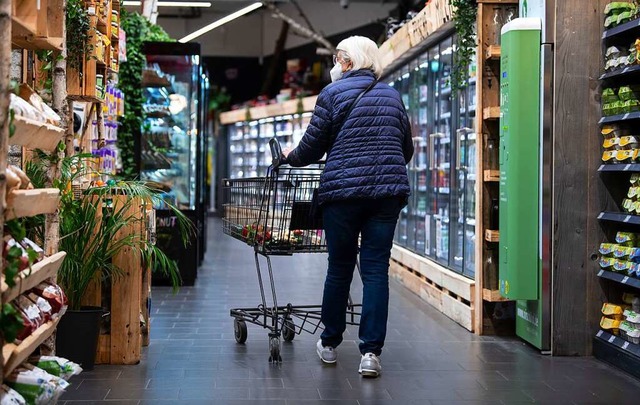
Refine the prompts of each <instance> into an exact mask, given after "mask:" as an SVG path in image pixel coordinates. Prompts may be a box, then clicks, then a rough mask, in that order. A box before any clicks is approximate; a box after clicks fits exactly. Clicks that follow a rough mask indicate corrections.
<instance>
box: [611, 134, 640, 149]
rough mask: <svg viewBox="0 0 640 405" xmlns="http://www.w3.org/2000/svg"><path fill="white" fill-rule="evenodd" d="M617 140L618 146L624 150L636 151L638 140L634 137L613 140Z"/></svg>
mask: <svg viewBox="0 0 640 405" xmlns="http://www.w3.org/2000/svg"><path fill="white" fill-rule="evenodd" d="M613 139H617V140H618V144H619V145H620V146H621V147H623V148H625V149H636V148H637V147H638V139H637V138H636V137H635V136H623V137H622V138H613Z"/></svg>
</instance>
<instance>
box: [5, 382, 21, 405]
mask: <svg viewBox="0 0 640 405" xmlns="http://www.w3.org/2000/svg"><path fill="white" fill-rule="evenodd" d="M0 405H27V402H26V401H25V400H24V398H23V397H22V395H20V394H18V393H17V392H16V391H15V390H14V389H12V388H9V387H7V386H6V385H4V384H3V385H0Z"/></svg>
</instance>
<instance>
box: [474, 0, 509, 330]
mask: <svg viewBox="0 0 640 405" xmlns="http://www.w3.org/2000/svg"><path fill="white" fill-rule="evenodd" d="M517 4H518V1H517V0H500V1H497V0H478V20H477V25H478V39H479V41H478V42H479V47H478V55H482V56H484V57H480V58H478V74H479V80H480V81H481V83H479V84H478V87H477V88H478V91H477V101H476V106H477V107H476V108H477V110H478V111H482V114H478V117H477V122H476V126H477V128H478V131H479V133H482V134H483V136H482V137H481V138H482V142H483V143H482V144H481V145H478V152H477V153H478V158H477V168H476V170H477V172H478V173H482V174H483V182H482V184H478V187H477V189H476V193H477V195H476V218H478V220H477V228H476V234H477V235H479V236H478V237H477V241H478V242H477V243H476V280H475V281H476V282H475V288H476V290H475V295H476V297H481V299H478V300H477V302H476V306H475V319H474V331H475V332H476V333H477V334H481V335H482V334H495V333H497V331H498V330H500V329H503V328H502V327H501V325H500V324H499V321H497V320H494V319H493V318H492V315H491V314H493V312H494V307H495V306H496V305H498V304H499V303H503V304H502V305H504V302H505V301H506V300H504V299H503V298H502V297H501V295H500V292H499V291H498V279H499V277H498V263H499V255H498V243H499V242H500V231H499V229H492V224H491V222H492V221H491V218H492V215H495V210H493V207H494V205H495V204H496V202H497V201H498V198H499V192H500V170H499V167H497V163H498V159H497V158H496V156H489V154H490V153H493V154H494V155H497V148H498V145H499V136H500V55H501V48H500V45H499V44H497V43H496V38H498V37H499V35H500V33H499V32H496V30H497V29H499V28H500V27H496V26H495V24H494V21H493V17H494V9H495V8H496V7H504V8H505V9H506V7H513V6H514V5H516V6H517ZM479 138H480V137H479ZM490 143H492V144H493V147H494V148H495V150H494V151H492V152H489V151H488V145H490ZM493 227H495V224H493Z"/></svg>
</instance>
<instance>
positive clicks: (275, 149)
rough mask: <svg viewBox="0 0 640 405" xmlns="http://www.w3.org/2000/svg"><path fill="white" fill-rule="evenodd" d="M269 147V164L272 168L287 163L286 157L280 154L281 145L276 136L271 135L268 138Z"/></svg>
mask: <svg viewBox="0 0 640 405" xmlns="http://www.w3.org/2000/svg"><path fill="white" fill-rule="evenodd" d="M269 149H271V166H273V168H274V169H277V168H278V167H279V166H280V165H282V164H285V163H287V158H286V157H285V156H284V155H283V154H282V147H281V146H280V142H279V141H278V139H277V138H275V137H273V138H271V139H270V140H269Z"/></svg>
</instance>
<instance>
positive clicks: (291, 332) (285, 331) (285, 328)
mask: <svg viewBox="0 0 640 405" xmlns="http://www.w3.org/2000/svg"><path fill="white" fill-rule="evenodd" d="M294 337H296V324H295V323H293V319H291V318H288V317H287V318H285V319H284V325H282V338H283V339H284V341H285V342H291V341H292V340H293V338H294Z"/></svg>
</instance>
